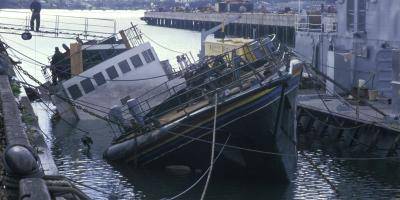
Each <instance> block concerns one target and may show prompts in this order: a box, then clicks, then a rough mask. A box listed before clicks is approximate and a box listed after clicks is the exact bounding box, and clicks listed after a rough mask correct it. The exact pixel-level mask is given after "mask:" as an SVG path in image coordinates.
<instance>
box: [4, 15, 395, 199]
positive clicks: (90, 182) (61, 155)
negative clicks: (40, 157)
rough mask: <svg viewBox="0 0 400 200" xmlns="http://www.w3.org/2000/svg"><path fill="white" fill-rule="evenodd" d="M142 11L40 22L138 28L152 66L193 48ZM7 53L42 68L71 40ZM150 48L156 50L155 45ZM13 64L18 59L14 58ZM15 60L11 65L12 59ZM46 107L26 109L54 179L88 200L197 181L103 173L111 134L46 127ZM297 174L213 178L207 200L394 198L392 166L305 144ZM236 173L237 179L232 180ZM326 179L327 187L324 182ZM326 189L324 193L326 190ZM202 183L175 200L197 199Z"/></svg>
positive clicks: (139, 172)
mask: <svg viewBox="0 0 400 200" xmlns="http://www.w3.org/2000/svg"><path fill="white" fill-rule="evenodd" d="M143 12H144V11H95V10H94V11H71V10H45V11H44V13H46V14H53V15H56V14H57V15H70V16H77V17H88V16H90V17H97V18H110V19H116V20H117V27H118V28H123V27H127V26H129V25H130V22H133V23H134V24H139V28H140V29H141V30H142V32H143V33H144V34H145V37H144V39H145V40H146V41H149V40H150V42H151V43H152V44H153V46H154V47H155V49H156V51H157V53H158V55H159V57H160V59H170V60H173V59H174V57H175V56H176V55H177V53H176V52H173V51H171V50H176V51H179V52H189V51H190V52H192V54H193V55H194V56H195V55H196V54H197V53H198V50H199V48H200V34H199V33H198V32H192V31H187V30H178V29H169V28H163V27H153V26H148V25H145V24H144V22H142V21H140V19H139V18H140V17H141V16H142V15H143ZM1 35H2V37H3V38H4V40H5V41H6V42H7V43H9V44H10V45H11V46H12V47H13V48H16V49H18V50H19V51H21V52H23V53H24V54H27V55H29V56H30V57H31V58H33V59H35V60H39V61H40V62H43V63H48V57H49V56H51V55H52V53H53V51H54V47H55V46H61V44H62V43H66V44H69V43H70V42H71V40H66V39H54V38H41V37H34V38H33V39H32V40H30V41H23V40H21V39H20V37H19V36H12V35H4V34H1ZM155 42H156V43H155ZM18 57H20V56H18ZM16 59H17V58H16ZM21 60H22V61H23V64H22V66H23V67H24V68H25V69H26V70H27V71H29V72H31V73H32V74H33V75H34V76H35V77H38V78H39V80H41V81H44V79H43V77H42V74H41V72H40V65H39V64H38V63H33V62H31V61H30V62H29V61H28V60H27V59H26V58H21ZM45 103H46V102H37V103H34V104H33V107H34V109H35V112H36V114H37V115H38V116H39V122H40V126H41V128H42V130H43V132H44V133H45V134H46V141H47V142H48V145H49V146H50V147H51V150H52V153H53V156H54V158H55V160H56V164H57V166H58V167H59V170H60V174H62V175H65V176H67V177H68V178H70V179H73V180H74V181H77V182H79V183H81V185H80V186H79V187H80V188H81V189H82V190H83V191H85V192H86V193H87V194H88V195H89V196H90V197H92V198H93V199H163V198H170V197H173V196H175V195H176V194H178V193H180V192H182V191H183V190H185V189H186V188H188V187H189V186H191V185H192V184H193V183H194V182H195V181H196V180H197V179H198V178H199V177H200V175H201V173H178V172H173V171H167V170H166V171H163V170H161V171H153V170H146V169H133V168H131V167H130V166H124V165H118V166H117V165H115V166H113V165H110V164H108V163H107V162H106V161H105V160H103V158H102V154H103V152H104V150H105V149H106V148H107V146H108V145H109V144H110V142H111V140H112V139H113V137H114V135H115V132H114V130H112V129H110V128H109V126H108V124H107V123H105V122H102V121H100V120H96V121H94V120H93V121H80V122H79V123H78V124H77V125H76V126H75V127H71V126H70V125H69V124H66V123H64V122H62V121H60V122H52V121H51V116H52V114H53V113H52V111H50V110H49V109H54V108H53V107H51V106H49V107H46V106H47V105H44V104H45ZM80 130H85V131H89V132H90V137H91V138H92V139H93V145H92V146H91V148H90V149H88V148H87V147H85V146H84V145H83V144H82V142H81V138H82V136H83V133H82V132H81V131H80ZM305 134H307V133H302V134H301V135H305ZM300 140H301V143H300V145H299V151H301V152H302V153H301V154H299V159H298V166H297V171H296V176H295V179H294V180H293V182H292V183H290V184H281V183H273V182H271V181H270V180H252V179H246V178H241V179H234V178H224V177H219V176H217V177H214V178H213V179H212V182H211V185H210V188H209V189H208V193H207V199H215V200H217V199H218V200H219V199H232V200H235V199H237V200H238V199H396V198H400V179H399V176H400V168H399V166H400V163H399V162H395V161H390V162H389V161H382V160H364V161H363V160H358V161H350V160H347V161H344V160H337V159H335V157H345V156H349V155H351V152H346V154H347V155H346V154H344V152H343V151H342V149H336V145H335V144H325V143H321V142H319V141H317V140H313V139H312V138H307V139H304V137H300ZM238 173H240V172H238ZM326 179H327V180H326ZM328 182H330V183H331V184H332V185H330V184H329V183H328ZM203 185H204V182H201V183H200V184H199V185H198V186H197V187H195V188H194V189H193V190H192V191H190V192H188V193H187V194H185V195H184V196H182V198H181V199H199V198H200V196H201V192H202V189H203V188H202V187H203Z"/></svg>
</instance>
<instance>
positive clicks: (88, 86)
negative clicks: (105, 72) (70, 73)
mask: <svg viewBox="0 0 400 200" xmlns="http://www.w3.org/2000/svg"><path fill="white" fill-rule="evenodd" d="M81 86H82V88H83V91H85V93H86V94H87V93H89V92H91V91H93V90H94V86H93V83H92V81H91V80H90V78H86V79H85V80H82V81H81Z"/></svg>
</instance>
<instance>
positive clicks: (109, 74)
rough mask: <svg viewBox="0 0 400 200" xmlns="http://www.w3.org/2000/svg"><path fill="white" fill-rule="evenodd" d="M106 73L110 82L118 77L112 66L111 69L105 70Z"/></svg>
mask: <svg viewBox="0 0 400 200" xmlns="http://www.w3.org/2000/svg"><path fill="white" fill-rule="evenodd" d="M106 72H107V74H108V76H109V77H110V79H111V80H113V79H115V78H117V77H118V72H117V70H116V69H115V67H114V66H111V67H109V68H107V69H106Z"/></svg>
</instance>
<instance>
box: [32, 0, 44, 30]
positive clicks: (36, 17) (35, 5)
mask: <svg viewBox="0 0 400 200" xmlns="http://www.w3.org/2000/svg"><path fill="white" fill-rule="evenodd" d="M30 8H31V11H32V17H31V31H33V28H34V25H35V21H36V31H37V32H39V28H40V11H41V10H42V4H40V2H39V0H33V1H32V3H31V7H30Z"/></svg>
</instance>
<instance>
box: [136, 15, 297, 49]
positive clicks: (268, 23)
mask: <svg viewBox="0 0 400 200" xmlns="http://www.w3.org/2000/svg"><path fill="white" fill-rule="evenodd" d="M238 16H241V17H240V19H238V20H237V21H235V22H233V23H231V24H229V25H226V26H225V33H226V34H227V35H228V36H234V37H245V38H253V39H254V38H259V37H263V36H266V35H270V34H277V36H278V39H279V40H280V41H281V42H283V43H285V44H287V45H289V46H293V45H294V42H295V27H296V22H297V16H296V15H294V14H272V13H185V12H145V14H144V17H143V18H142V20H144V21H145V22H146V23H147V24H149V25H153V26H162V27H170V28H179V29H187V30H193V31H201V30H202V29H206V30H207V29H210V28H212V27H214V26H217V25H218V24H220V23H223V22H224V21H227V20H228V19H231V18H236V17H238Z"/></svg>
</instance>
